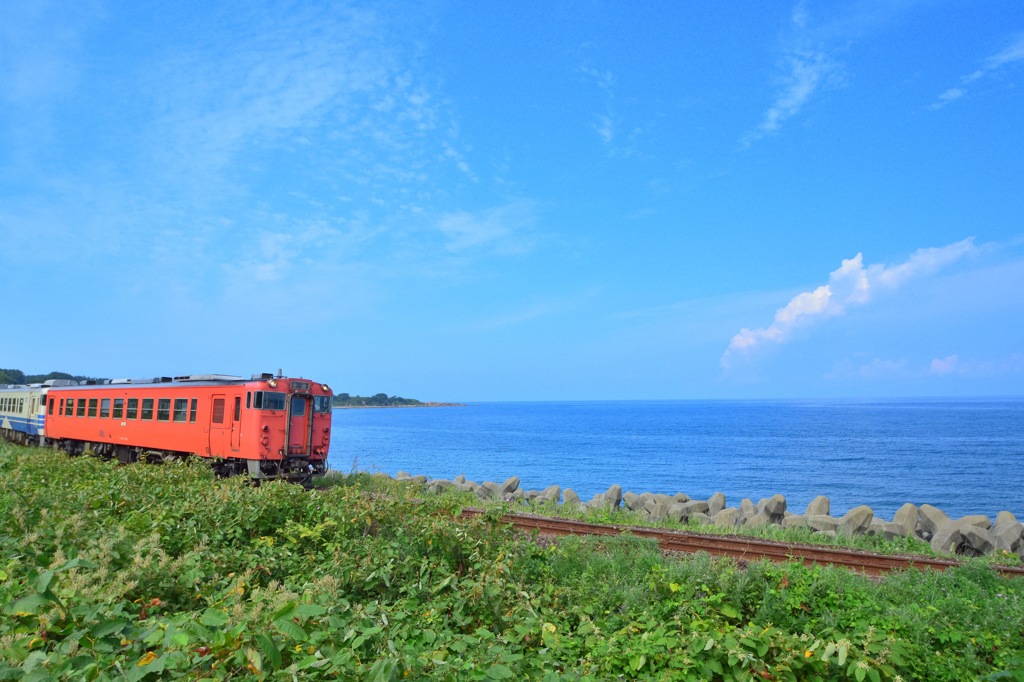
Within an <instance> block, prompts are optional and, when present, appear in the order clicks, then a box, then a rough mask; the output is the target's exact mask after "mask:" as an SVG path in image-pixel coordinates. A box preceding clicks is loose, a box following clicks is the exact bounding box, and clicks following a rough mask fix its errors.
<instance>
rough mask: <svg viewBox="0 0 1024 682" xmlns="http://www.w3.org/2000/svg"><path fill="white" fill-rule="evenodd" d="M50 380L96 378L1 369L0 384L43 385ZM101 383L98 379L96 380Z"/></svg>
mask: <svg viewBox="0 0 1024 682" xmlns="http://www.w3.org/2000/svg"><path fill="white" fill-rule="evenodd" d="M50 379H73V380H75V381H87V380H90V379H94V377H84V376H73V375H71V374H68V373H66V372H50V373H49V374H25V373H24V372H22V371H21V370H20V369H0V384H41V383H43V382H44V381H48V380H50ZM94 380H96V381H99V380H98V379H94Z"/></svg>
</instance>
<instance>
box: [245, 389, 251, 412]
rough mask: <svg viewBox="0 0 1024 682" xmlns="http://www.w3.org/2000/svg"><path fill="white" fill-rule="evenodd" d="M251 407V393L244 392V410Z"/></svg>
mask: <svg viewBox="0 0 1024 682" xmlns="http://www.w3.org/2000/svg"><path fill="white" fill-rule="evenodd" d="M250 407H252V391H246V393H245V409H247V410H248V409H249V408H250Z"/></svg>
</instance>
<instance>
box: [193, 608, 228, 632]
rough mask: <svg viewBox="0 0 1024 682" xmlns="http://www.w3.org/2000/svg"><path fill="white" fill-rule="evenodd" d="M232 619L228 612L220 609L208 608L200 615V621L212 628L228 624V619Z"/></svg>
mask: <svg viewBox="0 0 1024 682" xmlns="http://www.w3.org/2000/svg"><path fill="white" fill-rule="evenodd" d="M229 620H231V619H230V617H228V614H227V613H226V612H224V611H220V610H218V609H206V611H204V612H203V615H201V616H199V622H200V623H202V624H203V625H208V626H210V627H211V628H219V627H222V626H224V625H227V623H228V621H229Z"/></svg>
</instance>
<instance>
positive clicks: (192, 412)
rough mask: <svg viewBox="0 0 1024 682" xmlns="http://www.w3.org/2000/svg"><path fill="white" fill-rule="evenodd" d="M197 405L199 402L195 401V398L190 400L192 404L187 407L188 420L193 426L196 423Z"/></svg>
mask: <svg viewBox="0 0 1024 682" xmlns="http://www.w3.org/2000/svg"><path fill="white" fill-rule="evenodd" d="M198 404H199V400H197V399H196V398H192V404H191V405H190V406H189V410H188V420H189V421H190V422H192V423H193V424H195V423H196V407H197V406H198Z"/></svg>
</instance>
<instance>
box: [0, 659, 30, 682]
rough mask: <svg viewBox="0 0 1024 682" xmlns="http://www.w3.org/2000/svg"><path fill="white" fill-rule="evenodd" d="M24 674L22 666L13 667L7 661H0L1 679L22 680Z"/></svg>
mask: <svg viewBox="0 0 1024 682" xmlns="http://www.w3.org/2000/svg"><path fill="white" fill-rule="evenodd" d="M24 674H25V672H24V671H23V670H22V669H21V668H12V667H11V666H9V665H7V664H6V663H0V680H5V681H6V680H20V679H21V678H22V676H23V675H24Z"/></svg>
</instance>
